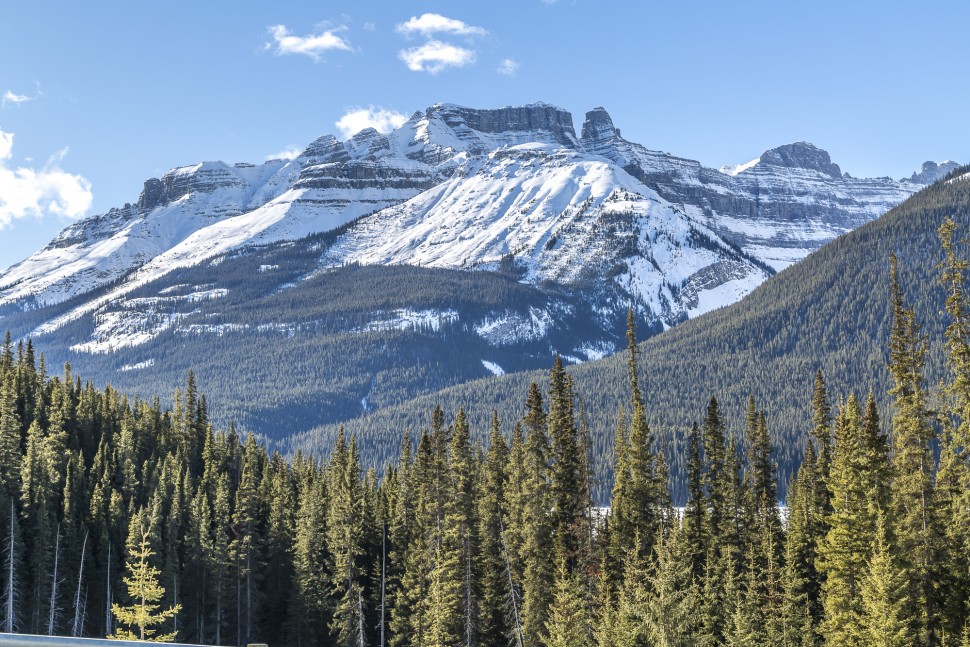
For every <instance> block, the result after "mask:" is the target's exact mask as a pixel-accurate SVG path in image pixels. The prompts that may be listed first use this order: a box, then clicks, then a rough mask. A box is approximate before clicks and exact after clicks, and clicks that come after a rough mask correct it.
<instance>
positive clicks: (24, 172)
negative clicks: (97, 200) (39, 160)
mask: <svg viewBox="0 0 970 647" xmlns="http://www.w3.org/2000/svg"><path fill="white" fill-rule="evenodd" d="M66 154H67V149H66V148H65V149H63V150H61V151H59V152H58V153H56V154H54V155H52V156H51V158H50V160H49V161H48V162H47V164H46V165H45V166H44V167H43V168H41V169H40V170H37V169H32V168H26V167H20V168H8V166H7V163H8V161H9V160H10V158H11V157H12V155H13V133H5V132H3V131H2V130H0V229H3V228H4V227H6V226H8V225H10V223H12V222H13V221H14V220H15V219H18V218H24V217H27V216H34V217H37V218H40V217H43V216H45V215H48V214H54V215H58V216H65V217H67V218H80V217H81V216H83V215H84V214H85V212H86V211H87V210H88V209H90V208H91V202H92V200H93V198H94V196H93V195H92V193H91V183H90V182H88V181H87V180H86V179H85V178H83V177H82V176H80V175H75V174H73V173H68V172H67V171H63V170H61V169H60V168H59V167H58V166H57V164H58V162H60V160H62V159H63V158H64V155H66Z"/></svg>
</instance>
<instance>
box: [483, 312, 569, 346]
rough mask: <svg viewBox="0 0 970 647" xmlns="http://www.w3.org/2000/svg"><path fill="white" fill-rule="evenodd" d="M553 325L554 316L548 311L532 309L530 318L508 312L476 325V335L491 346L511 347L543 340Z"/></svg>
mask: <svg viewBox="0 0 970 647" xmlns="http://www.w3.org/2000/svg"><path fill="white" fill-rule="evenodd" d="M552 325H553V319H552V315H550V314H549V312H548V311H547V310H544V309H539V308H534V307H530V308H529V315H528V317H526V316H523V315H521V314H519V313H515V312H507V313H505V314H502V315H500V316H498V317H496V318H494V319H493V318H486V319H484V320H483V321H481V322H479V323H476V324H475V334H477V335H478V336H479V337H481V338H482V339H484V340H485V341H486V342H488V343H489V344H490V345H491V346H509V345H512V344H516V343H519V342H523V341H534V340H537V339H542V338H543V337H545V336H546V332H547V331H548V330H549V328H550V327H551V326H552Z"/></svg>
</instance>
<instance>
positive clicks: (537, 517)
mask: <svg viewBox="0 0 970 647" xmlns="http://www.w3.org/2000/svg"><path fill="white" fill-rule="evenodd" d="M526 407H527V413H526V416H525V418H523V424H524V426H525V427H526V429H527V430H528V437H527V438H526V447H525V460H524V464H525V466H526V468H525V472H526V474H525V483H524V487H523V491H524V492H523V499H524V506H523V507H524V513H523V519H522V526H523V527H522V549H521V558H520V559H521V561H522V564H523V573H522V583H521V586H522V633H523V637H524V640H523V642H524V643H525V644H527V645H541V644H544V640H545V635H546V633H545V632H546V620H547V619H548V615H547V614H548V611H549V605H550V603H551V601H552V599H551V591H552V583H553V576H554V572H553V562H552V552H553V551H551V550H550V548H552V547H553V544H552V539H553V526H552V518H551V515H550V508H551V501H552V497H551V495H550V492H549V464H548V460H549V459H548V455H549V442H548V439H547V436H546V424H545V422H546V416H545V412H544V411H543V408H542V397H541V396H540V394H539V389H538V387H537V386H536V385H535V384H534V383H533V384H532V385H531V386H530V387H529V395H528V398H527V400H526Z"/></svg>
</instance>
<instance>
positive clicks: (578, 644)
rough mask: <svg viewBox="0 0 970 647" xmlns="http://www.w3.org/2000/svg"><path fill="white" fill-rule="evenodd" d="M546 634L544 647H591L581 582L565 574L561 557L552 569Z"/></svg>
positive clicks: (587, 611)
mask: <svg viewBox="0 0 970 647" xmlns="http://www.w3.org/2000/svg"><path fill="white" fill-rule="evenodd" d="M546 634H547V635H548V638H547V639H546V642H545V643H544V644H545V645H546V647H591V646H592V644H593V643H592V638H591V635H590V618H589V608H588V606H587V604H586V601H585V600H584V593H583V586H582V581H581V580H580V577H579V573H576V572H573V573H570V572H569V569H568V568H567V566H566V560H565V557H563V558H560V560H559V567H558V568H557V569H556V578H555V588H554V591H553V596H552V604H551V605H550V608H549V619H548V620H547V621H546Z"/></svg>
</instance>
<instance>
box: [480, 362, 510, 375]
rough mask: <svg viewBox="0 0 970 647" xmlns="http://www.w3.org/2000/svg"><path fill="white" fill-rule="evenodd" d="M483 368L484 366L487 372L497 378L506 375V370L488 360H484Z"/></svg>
mask: <svg viewBox="0 0 970 647" xmlns="http://www.w3.org/2000/svg"><path fill="white" fill-rule="evenodd" d="M482 366H484V367H485V370H487V371H488V372H489V373H491V374H492V375H496V376H498V375H505V369H503V368H502V367H501V366H499V365H498V364H496V363H495V362H490V361H488V360H487V359H483V360H482Z"/></svg>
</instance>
